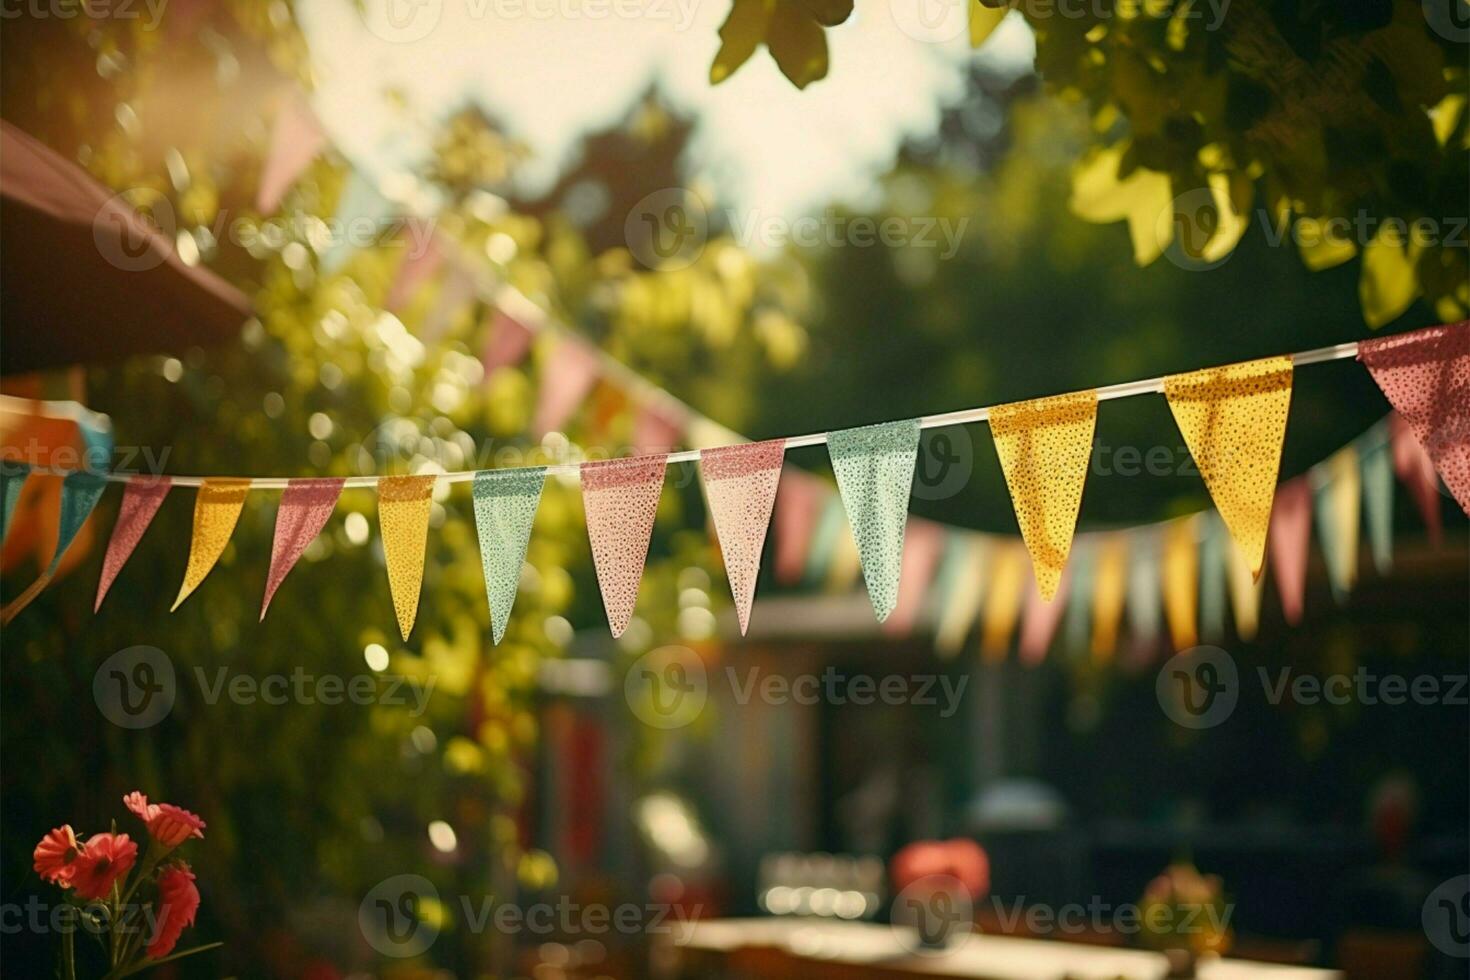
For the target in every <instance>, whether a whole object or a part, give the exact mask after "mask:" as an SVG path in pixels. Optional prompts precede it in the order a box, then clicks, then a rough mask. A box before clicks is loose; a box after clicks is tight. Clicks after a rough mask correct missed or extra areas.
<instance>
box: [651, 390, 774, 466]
mask: <svg viewBox="0 0 1470 980" xmlns="http://www.w3.org/2000/svg"><path fill="white" fill-rule="evenodd" d="M684 426H685V418H684V414H683V411H682V407H681V406H680V405H678V404H677V403H673V402H670V403H666V404H648V405H644V406H642V407H641V408H639V409H638V414H637V415H636V416H635V417H634V419H633V452H634V454H635V455H638V456H644V455H647V454H649V453H668V452H673V451H674V447H675V446H677V445H679V442H680V440H681V439H682V438H683V436H684ZM782 445H785V443H784V441H783V443H782Z"/></svg>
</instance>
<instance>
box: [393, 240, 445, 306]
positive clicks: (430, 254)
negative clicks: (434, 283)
mask: <svg viewBox="0 0 1470 980" xmlns="http://www.w3.org/2000/svg"><path fill="white" fill-rule="evenodd" d="M403 247H404V248H405V249H407V250H408V254H407V255H405V256H404V257H403V261H402V262H400V263H399V264H398V271H397V273H396V274H395V276H394V278H393V285H391V286H389V287H388V297H387V299H385V300H383V309H385V310H389V311H392V312H397V311H398V310H400V309H402V308H403V306H404V305H405V304H407V303H408V301H409V300H410V299H412V298H413V294H414V293H416V292H418V289H419V287H420V286H422V285H423V284H424V283H426V282H428V281H429V280H430V279H432V278H434V274H435V273H436V272H438V271H439V268H440V266H442V265H443V264H444V250H443V248H441V247H440V245H439V236H438V235H436V234H434V229H433V228H432V227H427V226H425V225H423V224H422V223H416V224H414V225H413V227H410V228H405V229H404V235H403Z"/></svg>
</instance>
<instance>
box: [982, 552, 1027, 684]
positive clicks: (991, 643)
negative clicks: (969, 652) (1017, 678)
mask: <svg viewBox="0 0 1470 980" xmlns="http://www.w3.org/2000/svg"><path fill="white" fill-rule="evenodd" d="M989 572H990V575H989V582H988V583H987V584H986V587H985V611H984V613H983V614H982V615H983V617H984V621H983V622H982V623H981V624H980V653H981V656H982V657H983V658H984V659H985V662H986V663H998V662H1000V661H1002V660H1004V659H1005V656H1006V647H1008V646H1009V645H1010V642H1011V633H1012V631H1014V630H1015V628H1016V616H1017V615H1019V613H1020V611H1021V598H1022V596H1023V595H1024V594H1025V589H1026V549H1025V548H1024V547H1022V546H1021V545H1020V544H1019V543H1018V542H1015V540H1014V539H1011V540H1010V541H1005V542H997V543H996V544H995V547H994V548H992V549H991V565H990V569H989Z"/></svg>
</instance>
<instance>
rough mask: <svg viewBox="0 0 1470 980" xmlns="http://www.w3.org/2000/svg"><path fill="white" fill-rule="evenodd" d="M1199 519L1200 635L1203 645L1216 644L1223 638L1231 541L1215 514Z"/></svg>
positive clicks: (1220, 520)
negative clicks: (1201, 523) (1200, 523)
mask: <svg viewBox="0 0 1470 980" xmlns="http://www.w3.org/2000/svg"><path fill="white" fill-rule="evenodd" d="M1200 520H1201V521H1202V522H1203V524H1204V526H1203V528H1202V529H1201V532H1200V545H1199V632H1200V638H1201V639H1203V640H1204V641H1205V642H1206V643H1219V642H1220V641H1221V640H1223V639H1224V638H1225V592H1226V589H1227V586H1226V579H1227V572H1226V567H1225V565H1226V562H1227V561H1228V560H1229V559H1228V558H1227V557H1226V555H1227V554H1228V553H1229V549H1230V542H1231V540H1232V539H1231V537H1230V531H1229V530H1228V529H1227V528H1226V527H1225V522H1224V521H1223V520H1222V519H1221V518H1220V514H1219V512H1218V511H1206V512H1205V513H1204V514H1202V515H1201V516H1200Z"/></svg>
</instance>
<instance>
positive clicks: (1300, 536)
mask: <svg viewBox="0 0 1470 980" xmlns="http://www.w3.org/2000/svg"><path fill="white" fill-rule="evenodd" d="M1311 539H1312V487H1311V485H1310V484H1309V483H1308V482H1307V479H1306V477H1297V478H1296V479H1295V480H1288V481H1287V482H1286V483H1283V484H1281V488H1280V489H1279V490H1277V491H1276V506H1275V508H1273V510H1272V512H1271V569H1272V571H1273V572H1274V574H1275V577H1276V591H1277V592H1278V593H1279V594H1280V596H1281V612H1282V614H1283V615H1284V616H1285V617H1286V621H1287V623H1288V624H1290V625H1292V626H1295V625H1296V624H1297V623H1299V622H1301V621H1302V608H1303V604H1304V603H1303V600H1304V597H1305V596H1306V593H1307V547H1308V545H1309V544H1310V543H1311Z"/></svg>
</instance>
